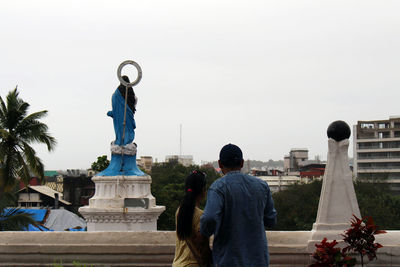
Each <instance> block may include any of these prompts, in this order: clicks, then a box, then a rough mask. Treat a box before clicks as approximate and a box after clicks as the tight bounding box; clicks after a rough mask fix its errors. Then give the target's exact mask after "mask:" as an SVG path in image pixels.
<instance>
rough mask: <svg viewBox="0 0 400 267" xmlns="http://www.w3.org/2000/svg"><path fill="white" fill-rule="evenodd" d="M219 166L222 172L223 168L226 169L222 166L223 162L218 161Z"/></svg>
mask: <svg viewBox="0 0 400 267" xmlns="http://www.w3.org/2000/svg"><path fill="white" fill-rule="evenodd" d="M218 166H219V168H220V169H221V170H222V168H223V167H224V166H222V164H221V161H220V160H218Z"/></svg>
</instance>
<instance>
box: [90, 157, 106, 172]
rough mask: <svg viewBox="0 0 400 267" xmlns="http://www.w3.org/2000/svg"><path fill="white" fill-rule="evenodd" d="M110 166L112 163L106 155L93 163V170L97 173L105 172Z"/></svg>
mask: <svg viewBox="0 0 400 267" xmlns="http://www.w3.org/2000/svg"><path fill="white" fill-rule="evenodd" d="M108 165H110V161H109V160H108V159H107V156H106V155H103V156H100V157H97V161H95V162H93V163H92V170H94V171H96V172H101V171H104V170H105V169H106V168H107V167H108Z"/></svg>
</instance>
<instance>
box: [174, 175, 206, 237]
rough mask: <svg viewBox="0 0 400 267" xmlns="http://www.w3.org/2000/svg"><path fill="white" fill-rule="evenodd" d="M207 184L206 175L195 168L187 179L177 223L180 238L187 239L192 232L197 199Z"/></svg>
mask: <svg viewBox="0 0 400 267" xmlns="http://www.w3.org/2000/svg"><path fill="white" fill-rule="evenodd" d="M205 186H206V175H205V174H204V173H203V172H201V171H199V170H194V171H193V172H192V173H191V174H190V175H189V176H188V177H186V179H185V196H184V197H183V200H182V202H181V205H180V206H179V212H178V218H177V223H176V233H177V235H178V238H179V239H180V240H185V239H187V238H188V237H190V235H191V234H192V222H193V214H194V208H195V206H196V199H197V197H198V196H199V195H201V194H202V193H203V190H204V187H205Z"/></svg>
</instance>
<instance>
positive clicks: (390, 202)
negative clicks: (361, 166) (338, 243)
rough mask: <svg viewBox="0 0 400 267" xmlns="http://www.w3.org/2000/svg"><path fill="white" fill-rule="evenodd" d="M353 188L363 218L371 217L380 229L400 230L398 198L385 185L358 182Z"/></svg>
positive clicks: (399, 200)
mask: <svg viewBox="0 0 400 267" xmlns="http://www.w3.org/2000/svg"><path fill="white" fill-rule="evenodd" d="M354 188H355V190H356V195H357V201H358V205H359V207H360V212H361V215H362V216H363V217H364V216H371V217H372V218H373V219H374V221H375V223H376V224H377V225H378V226H379V228H380V229H385V230H398V229H400V208H399V207H400V196H398V195H394V194H393V192H391V190H390V186H389V185H388V184H387V183H382V182H365V181H358V182H356V183H355V184H354Z"/></svg>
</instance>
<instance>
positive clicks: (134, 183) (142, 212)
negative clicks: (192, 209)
mask: <svg viewBox="0 0 400 267" xmlns="http://www.w3.org/2000/svg"><path fill="white" fill-rule="evenodd" d="M92 180H93V182H94V183H95V185H96V192H95V195H94V196H93V197H92V198H91V199H89V206H85V207H81V208H80V209H79V212H80V213H81V214H82V216H83V217H85V219H86V221H87V230H88V231H156V230H157V219H158V216H159V215H160V214H161V213H162V212H163V211H164V210H165V207H164V206H157V205H156V201H155V198H154V197H153V196H152V195H151V191H150V184H151V177H150V176H149V175H144V176H122V175H121V176H94V177H93V178H92Z"/></svg>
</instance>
